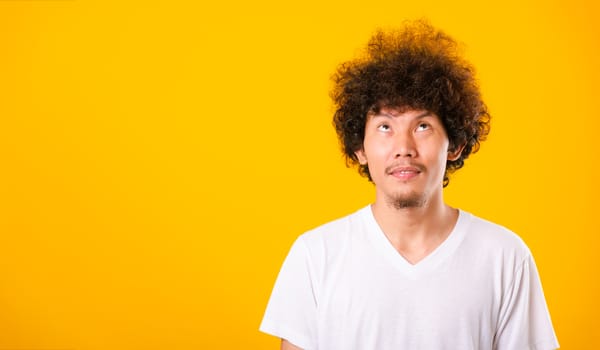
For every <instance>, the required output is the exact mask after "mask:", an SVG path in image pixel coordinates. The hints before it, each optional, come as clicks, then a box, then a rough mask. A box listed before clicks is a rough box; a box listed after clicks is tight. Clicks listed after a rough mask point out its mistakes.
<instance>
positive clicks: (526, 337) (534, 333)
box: [494, 254, 559, 350]
mask: <svg viewBox="0 0 600 350" xmlns="http://www.w3.org/2000/svg"><path fill="white" fill-rule="evenodd" d="M558 347H559V345H558V341H557V339H556V335H555V333H554V329H553V328H552V321H551V320H550V314H549V312H548V308H547V306H546V300H545V298H544V292H543V290H542V285H541V282H540V278H539V275H538V271H537V268H536V266H535V262H534V260H533V258H532V256H531V254H529V255H528V257H527V258H526V259H525V260H524V261H523V262H522V264H521V266H520V267H519V268H518V269H517V271H516V273H515V277H514V280H513V283H512V285H511V286H510V287H509V288H508V290H507V291H506V293H505V295H504V296H503V300H502V305H501V310H500V318H499V322H498V329H497V332H496V336H495V339H494V349H495V350H512V349H523V350H551V349H558Z"/></svg>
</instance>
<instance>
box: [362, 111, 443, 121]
mask: <svg viewBox="0 0 600 350" xmlns="http://www.w3.org/2000/svg"><path fill="white" fill-rule="evenodd" d="M432 116H433V113H431V111H424V112H423V113H421V114H419V115H417V116H416V117H414V119H421V118H425V117H432ZM371 117H372V118H375V117H384V118H394V117H396V115H393V114H390V113H383V112H381V111H380V112H379V113H373V114H372V115H371Z"/></svg>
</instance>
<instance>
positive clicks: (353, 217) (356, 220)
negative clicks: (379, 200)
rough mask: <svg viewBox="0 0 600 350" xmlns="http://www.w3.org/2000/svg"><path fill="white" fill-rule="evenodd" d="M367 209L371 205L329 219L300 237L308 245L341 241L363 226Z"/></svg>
mask: <svg viewBox="0 0 600 350" xmlns="http://www.w3.org/2000/svg"><path fill="white" fill-rule="evenodd" d="M367 210H370V207H369V206H367V207H363V208H361V209H358V210H356V211H355V212H353V213H350V214H347V215H345V216H342V217H339V218H337V219H334V220H331V221H328V222H326V223H324V224H321V225H319V226H317V227H315V228H313V229H310V230H308V231H306V232H304V233H303V234H302V235H301V236H300V237H299V239H301V240H303V241H304V242H305V243H306V244H307V245H314V244H323V243H329V244H332V243H333V244H335V243H339V242H340V241H343V240H345V239H347V238H349V237H350V236H351V235H353V233H354V232H357V231H358V230H360V229H361V227H363V223H364V215H365V211H367Z"/></svg>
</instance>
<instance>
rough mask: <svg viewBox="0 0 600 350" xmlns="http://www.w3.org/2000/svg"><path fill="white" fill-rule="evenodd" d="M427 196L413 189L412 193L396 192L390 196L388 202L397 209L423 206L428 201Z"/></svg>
mask: <svg viewBox="0 0 600 350" xmlns="http://www.w3.org/2000/svg"><path fill="white" fill-rule="evenodd" d="M426 198H427V197H426V196H425V194H424V193H417V192H414V191H413V192H410V193H402V194H395V195H393V196H391V197H388V198H387V200H386V202H387V203H388V205H390V206H391V207H392V208H394V209H396V210H400V209H409V208H421V207H423V206H424V205H425V203H426V202H427V199H426Z"/></svg>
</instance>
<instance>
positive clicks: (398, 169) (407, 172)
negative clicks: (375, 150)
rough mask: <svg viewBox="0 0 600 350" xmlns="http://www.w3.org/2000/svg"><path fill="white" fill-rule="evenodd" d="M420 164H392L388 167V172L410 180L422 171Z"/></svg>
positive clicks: (396, 176)
mask: <svg viewBox="0 0 600 350" xmlns="http://www.w3.org/2000/svg"><path fill="white" fill-rule="evenodd" d="M422 171H423V170H422V167H419V166H413V165H410V166H397V165H396V166H390V167H388V168H387V169H386V174H388V175H391V176H393V177H395V178H398V179H402V180H409V179H412V178H414V177H416V176H418V175H419V174H420V173H421V172H422Z"/></svg>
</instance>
